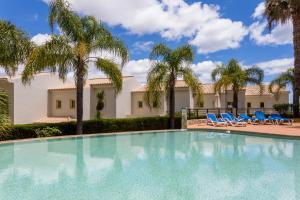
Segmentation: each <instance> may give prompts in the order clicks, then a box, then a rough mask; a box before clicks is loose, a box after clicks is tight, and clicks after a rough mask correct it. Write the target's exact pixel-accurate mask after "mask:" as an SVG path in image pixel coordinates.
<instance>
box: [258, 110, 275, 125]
mask: <svg viewBox="0 0 300 200" xmlns="http://www.w3.org/2000/svg"><path fill="white" fill-rule="evenodd" d="M254 115H255V121H256V122H259V123H263V124H266V123H267V122H269V123H272V120H270V119H269V118H266V116H265V113H264V112H262V111H256V112H255V113H254Z"/></svg>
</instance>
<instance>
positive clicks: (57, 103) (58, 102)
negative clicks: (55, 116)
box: [56, 100, 61, 109]
mask: <svg viewBox="0 0 300 200" xmlns="http://www.w3.org/2000/svg"><path fill="white" fill-rule="evenodd" d="M56 109H61V100H56Z"/></svg>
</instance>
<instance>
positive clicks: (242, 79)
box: [211, 59, 264, 109]
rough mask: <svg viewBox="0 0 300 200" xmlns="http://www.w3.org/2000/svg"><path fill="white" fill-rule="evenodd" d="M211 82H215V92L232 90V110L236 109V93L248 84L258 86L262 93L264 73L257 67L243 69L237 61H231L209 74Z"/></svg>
mask: <svg viewBox="0 0 300 200" xmlns="http://www.w3.org/2000/svg"><path fill="white" fill-rule="evenodd" d="M211 77H212V80H213V81H214V82H215V84H214V90H215V92H217V91H221V90H222V89H223V90H228V89H229V88H231V89H232V90H233V108H236V109H237V108H238V93H239V91H240V90H241V89H243V88H244V87H245V86H246V85H247V84H248V83H252V84H256V85H259V86H260V90H261V92H262V90H263V85H262V81H263V79H264V71H263V70H262V69H260V68H258V67H251V68H248V69H243V68H242V67H241V66H240V65H239V63H238V61H237V60H235V59H231V60H230V61H229V63H228V64H227V65H224V64H222V65H219V66H217V68H216V69H214V70H213V71H212V73H211Z"/></svg>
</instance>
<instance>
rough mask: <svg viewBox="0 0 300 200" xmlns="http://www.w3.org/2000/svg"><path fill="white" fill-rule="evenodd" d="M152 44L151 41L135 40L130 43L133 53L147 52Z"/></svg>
mask: <svg viewBox="0 0 300 200" xmlns="http://www.w3.org/2000/svg"><path fill="white" fill-rule="evenodd" d="M153 45H154V42H152V41H146V42H140V41H139V42H135V43H134V44H133V45H132V51H134V52H135V53H141V52H149V51H150V50H151V48H152V46H153Z"/></svg>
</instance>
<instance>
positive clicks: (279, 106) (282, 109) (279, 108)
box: [273, 103, 292, 114]
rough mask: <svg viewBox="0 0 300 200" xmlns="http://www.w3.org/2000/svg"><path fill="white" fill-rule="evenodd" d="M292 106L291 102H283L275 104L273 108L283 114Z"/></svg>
mask: <svg viewBox="0 0 300 200" xmlns="http://www.w3.org/2000/svg"><path fill="white" fill-rule="evenodd" d="M291 106H292V105H291V104H286V103H283V104H274V105H273V108H274V109H275V110H276V111H277V112H279V113H280V114H283V113H287V112H288V111H289V108H290V107H291Z"/></svg>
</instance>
